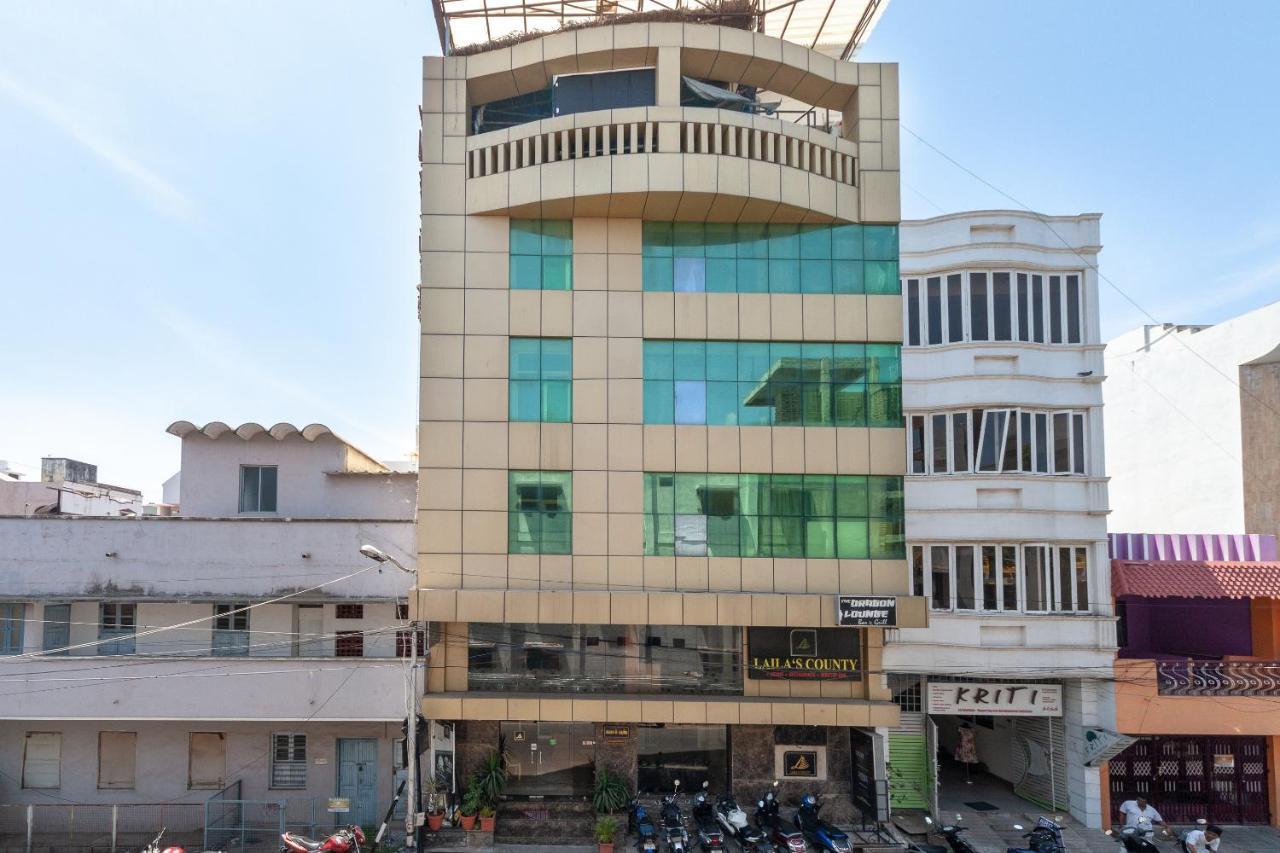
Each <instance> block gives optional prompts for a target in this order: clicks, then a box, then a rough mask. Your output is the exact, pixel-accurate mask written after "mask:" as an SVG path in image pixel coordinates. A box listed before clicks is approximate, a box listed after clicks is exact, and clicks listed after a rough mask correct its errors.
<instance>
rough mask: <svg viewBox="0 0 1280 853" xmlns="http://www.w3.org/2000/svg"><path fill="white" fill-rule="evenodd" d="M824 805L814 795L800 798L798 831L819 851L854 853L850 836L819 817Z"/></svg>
mask: <svg viewBox="0 0 1280 853" xmlns="http://www.w3.org/2000/svg"><path fill="white" fill-rule="evenodd" d="M821 810H822V804H821V803H819V802H818V800H817V798H816V797H814V796H813V794H805V795H804V796H803V797H801V798H800V808H799V809H797V810H796V816H795V824H796V829H798V830H800V831H801V832H803V833H804V837H805V840H807V841H808V842H809V843H810V844H812V845H813V846H814V847H817V848H818V849H819V850H826V851H828V853H853V847H852V846H851V845H850V844H849V836H848V835H846V834H845V833H843V832H841V831H840V830H838V829H836V828H835V827H834V826H832V825H831V824H829V823H827V822H826V821H824V820H823V819H822V818H821V817H819V816H818V812H819V811H821Z"/></svg>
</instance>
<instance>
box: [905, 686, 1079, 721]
mask: <svg viewBox="0 0 1280 853" xmlns="http://www.w3.org/2000/svg"><path fill="white" fill-rule="evenodd" d="M927 712H928V713H930V714H961V715H966V716H968V715H976V716H983V715H989V716H993V717H1061V716H1062V686H1061V685H1059V684H981V683H975V684H971V683H968V682H960V681H931V682H929V707H928V711H927Z"/></svg>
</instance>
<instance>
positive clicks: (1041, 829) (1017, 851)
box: [1005, 817, 1067, 853]
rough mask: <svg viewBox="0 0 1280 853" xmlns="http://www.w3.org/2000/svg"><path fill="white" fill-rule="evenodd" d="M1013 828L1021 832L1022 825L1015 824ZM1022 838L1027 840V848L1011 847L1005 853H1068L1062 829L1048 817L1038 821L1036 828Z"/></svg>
mask: <svg viewBox="0 0 1280 853" xmlns="http://www.w3.org/2000/svg"><path fill="white" fill-rule="evenodd" d="M1013 828H1014V829H1017V830H1021V829H1022V825H1021V824H1017V823H1015V824H1014V825H1013ZM1022 837H1023V838H1025V839H1027V846H1026V847H1009V848H1006V850H1005V853H1066V849H1067V845H1066V844H1065V843H1064V842H1063V840H1062V827H1061V826H1059V825H1058V824H1056V823H1054V822H1053V821H1051V820H1049V818H1047V817H1042V818H1040V819H1039V820H1037V821H1036V825H1035V828H1034V829H1032V830H1031V831H1030V832H1028V833H1027V834H1026V835H1024V836H1022Z"/></svg>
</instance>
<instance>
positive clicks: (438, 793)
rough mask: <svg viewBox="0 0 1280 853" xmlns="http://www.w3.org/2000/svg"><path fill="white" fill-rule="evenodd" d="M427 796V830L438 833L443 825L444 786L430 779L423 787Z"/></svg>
mask: <svg viewBox="0 0 1280 853" xmlns="http://www.w3.org/2000/svg"><path fill="white" fill-rule="evenodd" d="M423 790H424V793H426V795H427V829H429V830H431V831H432V832H439V831H440V827H441V826H443V825H444V785H442V784H440V782H439V780H436V779H430V780H428V781H427V783H426V784H425V785H423Z"/></svg>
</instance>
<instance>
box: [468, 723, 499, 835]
mask: <svg viewBox="0 0 1280 853" xmlns="http://www.w3.org/2000/svg"><path fill="white" fill-rule="evenodd" d="M474 780H475V783H476V785H477V786H478V787H479V789H480V802H479V806H480V828H481V829H482V830H484V831H485V832H493V824H494V815H495V814H496V810H497V807H498V799H499V798H500V797H501V796H502V791H503V789H504V788H506V787H507V753H506V750H505V749H503V745H502V743H501V742H500V743H499V744H498V748H497V749H495V750H494V751H493V752H491V753H489V754H488V756H486V757H485V759H484V761H483V762H481V764H480V769H479V770H477V771H476V775H475V777H474Z"/></svg>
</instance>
